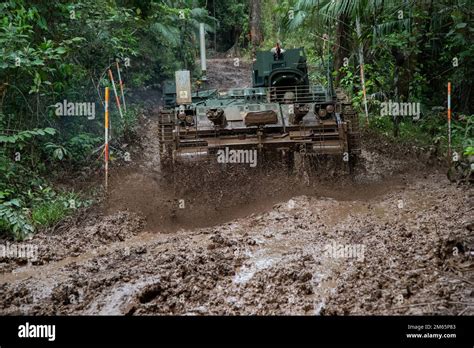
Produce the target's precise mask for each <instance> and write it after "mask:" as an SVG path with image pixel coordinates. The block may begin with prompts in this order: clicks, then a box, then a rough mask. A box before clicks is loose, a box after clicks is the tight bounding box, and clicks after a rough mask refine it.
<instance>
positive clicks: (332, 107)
mask: <svg viewBox="0 0 474 348" xmlns="http://www.w3.org/2000/svg"><path fill="white" fill-rule="evenodd" d="M326 111H327V112H328V113H329V114H332V113H333V112H334V105H328V106H326Z"/></svg>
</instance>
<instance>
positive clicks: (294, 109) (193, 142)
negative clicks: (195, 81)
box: [159, 48, 359, 165]
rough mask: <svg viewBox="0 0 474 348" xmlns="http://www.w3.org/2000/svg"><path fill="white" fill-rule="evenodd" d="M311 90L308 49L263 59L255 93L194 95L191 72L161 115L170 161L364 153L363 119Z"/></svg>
mask: <svg viewBox="0 0 474 348" xmlns="http://www.w3.org/2000/svg"><path fill="white" fill-rule="evenodd" d="M328 81H329V82H328V86H327V87H324V86H323V85H310V83H309V78H308V68H307V62H306V56H305V54H304V50H303V49H302V48H298V49H288V50H286V51H284V52H283V53H280V54H278V55H277V54H274V53H273V52H269V51H261V52H257V56H256V61H255V62H254V64H253V72H252V82H253V83H252V87H251V88H234V89H229V90H226V91H218V90H215V89H213V90H198V91H194V92H192V91H191V89H190V86H191V83H190V80H189V72H187V71H180V72H177V73H176V82H175V83H174V84H173V83H172V84H169V85H166V86H165V90H164V101H165V103H164V107H163V108H162V109H161V110H160V114H159V122H160V133H159V138H160V151H161V159H162V161H170V162H175V161H180V160H185V159H197V158H209V156H215V155H216V153H217V151H218V150H221V149H226V148H227V149H235V150H243V149H255V150H258V153H259V158H260V159H261V158H265V156H266V155H267V154H270V153H272V154H280V155H281V156H282V158H283V159H287V160H289V162H288V163H292V161H293V158H294V153H295V152H298V153H303V154H305V155H315V156H317V155H333V156H340V158H341V161H344V162H345V163H347V164H348V165H350V164H353V163H354V162H355V160H356V158H357V155H358V153H359V142H358V139H359V133H358V117H357V114H356V113H355V112H354V110H353V109H352V107H351V104H350V102H349V100H348V99H347V97H346V96H345V95H344V94H343V93H342V91H335V90H334V88H333V86H332V80H331V76H330V74H328Z"/></svg>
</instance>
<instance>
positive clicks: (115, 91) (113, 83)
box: [109, 69, 123, 118]
mask: <svg viewBox="0 0 474 348" xmlns="http://www.w3.org/2000/svg"><path fill="white" fill-rule="evenodd" d="M109 77H110V81H111V82H112V87H113V89H114V94H115V101H116V102H117V107H118V109H119V113H120V118H123V114H122V107H121V106H120V99H119V97H118V94H117V89H116V88H115V81H114V76H113V75H112V70H110V69H109Z"/></svg>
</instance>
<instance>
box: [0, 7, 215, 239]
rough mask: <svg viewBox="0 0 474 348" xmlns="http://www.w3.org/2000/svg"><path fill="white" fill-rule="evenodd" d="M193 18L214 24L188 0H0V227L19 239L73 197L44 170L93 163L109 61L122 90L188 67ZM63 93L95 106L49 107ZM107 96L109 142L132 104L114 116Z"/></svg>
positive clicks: (118, 135) (119, 133)
mask: <svg viewBox="0 0 474 348" xmlns="http://www.w3.org/2000/svg"><path fill="white" fill-rule="evenodd" d="M200 22H205V23H207V24H208V29H209V31H210V30H212V28H213V27H214V26H211V25H210V24H213V23H214V22H213V20H212V18H211V17H210V16H208V14H207V11H206V10H205V9H203V8H199V7H196V6H194V2H193V1H106V0H85V1H78V2H75V1H48V2H45V1H30V0H28V1H26V0H11V1H7V2H3V3H1V4H0V171H1V173H2V175H1V178H0V219H1V220H0V221H1V222H0V230H2V231H6V232H8V233H9V234H11V235H12V236H14V237H15V238H23V237H24V236H25V235H26V234H28V233H29V232H31V231H33V229H34V228H35V226H45V225H51V224H53V223H55V222H57V221H59V220H61V219H62V218H63V217H64V216H65V215H66V214H67V213H69V212H70V211H71V210H73V209H76V208H77V207H79V206H80V204H79V202H80V199H79V198H78V202H77V203H78V204H74V205H73V206H70V205H69V203H68V202H69V199H67V197H68V195H69V193H66V192H62V193H61V192H59V191H58V192H54V190H52V189H51V185H52V184H51V179H54V178H55V177H61V176H62V175H63V173H64V171H68V172H71V171H72V172H74V171H79V170H81V169H82V168H84V167H85V166H89V167H90V166H100V165H101V163H100V161H97V157H98V156H100V152H101V143H103V122H104V120H103V98H104V97H103V90H104V87H105V86H111V84H110V81H109V80H108V76H107V69H108V68H109V67H111V66H112V70H113V72H114V75H115V79H116V83H117V72H116V69H115V61H119V62H120V64H121V70H122V78H123V79H124V81H125V88H126V91H127V90H131V89H133V88H142V87H145V86H149V85H155V84H157V83H158V82H159V81H161V80H162V79H163V78H167V77H169V76H170V75H171V74H172V73H173V72H174V71H175V70H176V69H179V68H183V67H188V68H192V66H193V64H194V60H195V57H196V54H197V47H196V32H197V30H198V26H199V23H200ZM112 97H113V95H112ZM112 100H113V99H112ZM64 101H67V102H72V103H76V102H77V103H94V106H95V115H94V116H93V117H92V116H91V117H86V116H74V117H65V116H57V112H56V111H57V108H56V103H63V102H64ZM111 105H112V107H111V112H112V115H111V116H112V147H111V148H112V151H114V149H115V148H118V146H114V145H115V144H117V143H120V142H128V141H130V140H132V138H133V135H134V134H133V132H134V127H135V126H136V124H137V114H138V113H139V110H138V109H137V108H136V107H133V106H132V105H131V106H130V107H129V108H128V110H127V113H125V114H124V118H123V119H121V118H120V117H118V112H117V109H116V108H115V107H114V106H113V104H112V103H111ZM119 155H121V154H120V153H117V154H116V155H115V156H114V154H112V156H111V158H115V157H116V156H119ZM71 175H73V174H71ZM0 232H1V231H0Z"/></svg>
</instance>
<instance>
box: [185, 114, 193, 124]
mask: <svg viewBox="0 0 474 348" xmlns="http://www.w3.org/2000/svg"><path fill="white" fill-rule="evenodd" d="M193 121H194V117H193V116H192V115H186V123H189V124H192V123H193Z"/></svg>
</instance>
